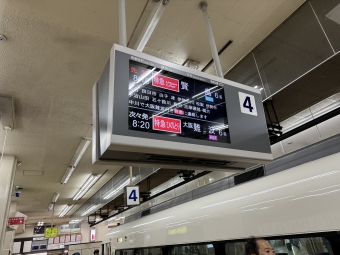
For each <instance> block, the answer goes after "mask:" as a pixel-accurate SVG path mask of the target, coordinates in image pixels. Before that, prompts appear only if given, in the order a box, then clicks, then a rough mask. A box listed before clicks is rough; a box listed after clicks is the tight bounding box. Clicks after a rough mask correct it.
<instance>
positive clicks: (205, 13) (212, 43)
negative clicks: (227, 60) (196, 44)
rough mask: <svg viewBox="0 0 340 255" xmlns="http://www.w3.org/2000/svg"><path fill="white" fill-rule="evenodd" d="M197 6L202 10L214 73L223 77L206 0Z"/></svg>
mask: <svg viewBox="0 0 340 255" xmlns="http://www.w3.org/2000/svg"><path fill="white" fill-rule="evenodd" d="M199 8H200V9H201V10H202V14H203V18H204V22H205V28H206V29H207V34H208V39H209V44H210V49H211V54H212V57H213V60H214V65H215V69H216V74H217V76H219V77H221V78H224V77H223V72H222V68H221V63H220V58H219V56H218V52H217V48H216V43H215V38H214V34H213V31H212V28H211V25H210V18H209V14H208V3H207V2H206V1H202V2H200V4H199Z"/></svg>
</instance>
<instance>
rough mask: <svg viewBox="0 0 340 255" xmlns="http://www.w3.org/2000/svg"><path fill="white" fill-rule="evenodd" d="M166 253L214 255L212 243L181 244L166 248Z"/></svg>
mask: <svg viewBox="0 0 340 255" xmlns="http://www.w3.org/2000/svg"><path fill="white" fill-rule="evenodd" d="M168 255H215V249H214V246H213V245H212V244H200V245H182V246H175V247H171V248H169V249H168Z"/></svg>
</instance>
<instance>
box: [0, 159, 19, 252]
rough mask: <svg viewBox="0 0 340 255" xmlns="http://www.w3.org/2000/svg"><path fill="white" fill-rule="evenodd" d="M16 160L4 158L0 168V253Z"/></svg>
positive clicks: (3, 239)
mask: <svg viewBox="0 0 340 255" xmlns="http://www.w3.org/2000/svg"><path fill="white" fill-rule="evenodd" d="M16 167H17V160H16V158H15V157H14V156H4V157H3V159H2V162H1V167H0V205H2V206H0V251H2V250H3V244H4V241H5V232H6V228H7V221H8V214H9V208H10V204H11V194H12V189H13V182H14V177H15V171H16Z"/></svg>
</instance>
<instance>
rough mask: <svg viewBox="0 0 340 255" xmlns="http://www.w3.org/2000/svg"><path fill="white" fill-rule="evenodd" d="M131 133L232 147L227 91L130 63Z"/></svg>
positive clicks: (133, 62)
mask: <svg viewBox="0 0 340 255" xmlns="http://www.w3.org/2000/svg"><path fill="white" fill-rule="evenodd" d="M129 74H130V75H129V113H128V114H129V116H128V122H129V129H130V130H137V131H142V132H152V133H160V134H164V135H168V136H179V137H186V138H193V139H200V140H208V141H214V142H221V143H230V134H229V126H228V118H227V110H226V103H225V97H224V88H223V87H221V86H217V85H212V84H209V83H206V82H203V81H199V80H195V79H192V78H189V77H184V76H181V75H178V74H175V73H171V72H168V71H165V70H162V69H159V68H155V67H153V66H148V65H144V64H142V63H137V62H135V61H133V60H130V61H129Z"/></svg>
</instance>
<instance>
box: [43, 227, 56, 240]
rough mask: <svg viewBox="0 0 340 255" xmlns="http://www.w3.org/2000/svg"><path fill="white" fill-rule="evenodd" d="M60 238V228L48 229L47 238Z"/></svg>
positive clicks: (46, 231)
mask: <svg viewBox="0 0 340 255" xmlns="http://www.w3.org/2000/svg"><path fill="white" fill-rule="evenodd" d="M57 236H58V228H46V230H45V238H52V237H57Z"/></svg>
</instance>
